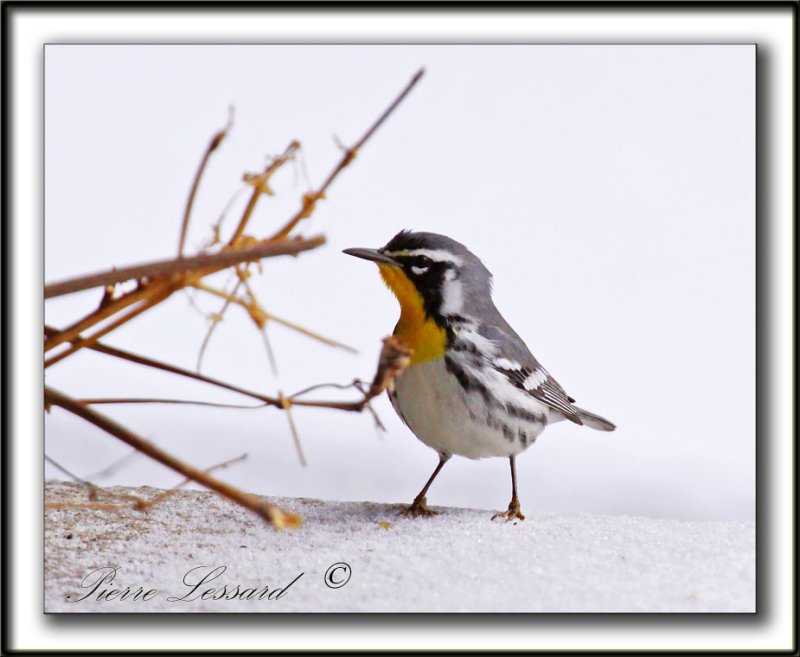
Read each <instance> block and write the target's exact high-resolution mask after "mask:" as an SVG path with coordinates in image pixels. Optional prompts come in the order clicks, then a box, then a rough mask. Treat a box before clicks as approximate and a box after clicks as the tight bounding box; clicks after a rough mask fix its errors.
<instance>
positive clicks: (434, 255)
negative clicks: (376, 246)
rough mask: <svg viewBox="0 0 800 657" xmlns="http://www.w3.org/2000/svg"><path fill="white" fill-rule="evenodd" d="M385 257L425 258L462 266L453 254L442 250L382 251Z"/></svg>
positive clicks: (459, 259)
mask: <svg viewBox="0 0 800 657" xmlns="http://www.w3.org/2000/svg"><path fill="white" fill-rule="evenodd" d="M384 254H385V255H387V256H411V257H413V256H425V257H426V258H430V259H431V260H433V261H435V262H452V263H453V264H454V265H459V266H460V265H462V264H463V263H464V261H463V260H462V259H461V258H460V257H459V256H457V255H455V254H454V253H450V252H449V251H445V250H444V249H414V250H412V251H408V250H405V251H384Z"/></svg>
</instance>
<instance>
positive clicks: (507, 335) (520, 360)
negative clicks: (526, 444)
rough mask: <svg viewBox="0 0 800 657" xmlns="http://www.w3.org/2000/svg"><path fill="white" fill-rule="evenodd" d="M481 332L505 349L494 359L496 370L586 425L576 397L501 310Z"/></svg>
mask: <svg viewBox="0 0 800 657" xmlns="http://www.w3.org/2000/svg"><path fill="white" fill-rule="evenodd" d="M480 333H481V335H483V336H484V337H486V338H488V339H489V340H492V341H493V342H494V343H495V345H496V346H498V347H500V348H501V350H502V353H501V354H498V355H496V356H495V357H494V359H493V360H492V362H491V365H492V367H494V369H495V370H497V371H498V372H500V373H502V374H503V375H505V376H506V378H508V380H509V381H511V383H513V384H514V385H515V386H516V387H517V388H519V389H520V390H524V391H525V392H527V393H528V394H529V395H531V396H532V397H534V398H536V399H538V400H539V401H540V402H542V403H543V404H546V405H547V406H549V407H550V408H552V409H554V410H556V411H558V412H559V413H561V414H562V415H563V416H564V417H565V418H567V419H568V420H570V421H572V422H574V423H575V424H583V420H581V418H580V416H579V415H578V409H577V408H576V407H575V406H573V405H572V402H574V401H575V400H574V399H573V398H572V397H570V396H569V395H568V394H567V393H566V392H565V391H564V389H563V388H562V387H561V385H560V384H559V383H558V381H556V380H555V379H554V378H553V377H552V376H551V375H550V373H549V372H548V371H547V370H546V369H545V368H544V367H542V365H541V364H540V363H539V361H537V360H536V358H535V357H534V356H533V354H532V353H531V352H530V350H529V349H528V347H527V346H526V345H525V343H524V342H523V341H522V339H521V338H520V337H519V336H518V335H517V334H516V332H515V331H514V329H512V328H511V327H510V326H509V325H508V323H507V322H506V321H505V320H504V319H503V318H502V317H500V315H499V313H498V315H497V318H496V319H495V321H494V322H493V323H491V324H486V325H485V326H484V328H482V330H481V331H480Z"/></svg>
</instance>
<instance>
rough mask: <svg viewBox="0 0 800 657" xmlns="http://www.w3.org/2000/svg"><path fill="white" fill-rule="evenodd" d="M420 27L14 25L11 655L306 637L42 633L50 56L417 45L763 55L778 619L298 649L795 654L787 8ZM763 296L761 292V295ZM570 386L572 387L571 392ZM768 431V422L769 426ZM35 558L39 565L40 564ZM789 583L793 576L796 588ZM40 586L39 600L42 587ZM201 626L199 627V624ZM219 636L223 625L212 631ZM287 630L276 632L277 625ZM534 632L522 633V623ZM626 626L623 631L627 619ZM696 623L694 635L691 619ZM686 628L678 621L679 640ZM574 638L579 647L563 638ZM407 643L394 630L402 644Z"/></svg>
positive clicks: (768, 578) (375, 633) (290, 631)
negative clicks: (81, 48) (750, 47)
mask: <svg viewBox="0 0 800 657" xmlns="http://www.w3.org/2000/svg"><path fill="white" fill-rule="evenodd" d="M421 18H422V17H421V16H420V15H419V14H418V13H415V12H397V13H395V12H388V11H382V12H380V13H375V12H373V13H363V14H362V13H358V14H356V13H353V12H347V13H337V12H326V13H324V14H323V13H322V12H318V13H314V14H310V13H308V12H302V13H291V12H281V13H280V14H272V13H262V12H255V13H253V12H249V13H245V12H243V11H239V12H231V13H225V12H221V13H201V12H196V13H194V14H187V13H186V12H172V13H168V12H160V13H159V14H158V17H157V20H154V18H153V16H152V15H151V14H150V13H148V12H141V11H140V12H123V11H120V10H115V11H113V12H96V13H95V12H92V13H88V12H86V11H82V12H69V11H61V12H58V13H56V12H49V13H43V12H39V13H32V12H22V11H19V12H17V13H15V14H14V15H13V16H12V18H11V20H10V24H9V27H10V28H11V30H12V31H13V34H14V39H13V41H12V42H11V44H10V48H11V55H12V57H11V58H10V63H12V72H13V76H12V77H11V78H10V79H9V83H10V85H11V89H10V94H9V100H10V109H11V119H12V121H13V124H12V125H13V128H14V129H13V130H12V131H11V133H10V135H9V137H10V144H9V145H10V146H11V147H12V148H13V151H12V156H13V159H12V160H11V165H12V166H11V168H10V170H9V175H10V178H11V183H12V189H13V192H14V194H13V196H11V197H10V210H11V219H12V221H13V226H14V230H13V232H12V233H11V234H10V236H9V237H10V241H11V247H12V250H13V251H12V252H13V253H14V254H15V255H16V257H15V258H14V259H13V260H12V261H11V266H12V269H11V274H12V275H13V276H12V277H11V283H12V291H13V295H12V296H11V304H10V306H11V308H10V316H9V329H10V330H12V331H13V333H12V336H13V340H14V342H13V350H12V351H11V353H10V354H9V361H10V363H11V365H12V366H13V367H12V369H11V373H12V378H11V381H10V385H9V397H10V402H11V404H12V408H13V414H10V418H11V421H10V429H11V436H10V437H11V439H12V440H11V441H9V442H7V445H8V446H10V448H11V450H10V454H8V457H9V465H8V469H7V472H6V474H7V475H11V476H9V477H8V478H7V480H6V481H7V482H8V483H9V487H10V491H9V492H10V495H9V498H10V499H11V503H12V506H11V509H10V510H11V511H12V514H11V515H10V521H11V532H10V536H11V537H12V547H13V552H12V558H13V561H12V562H11V563H13V565H14V568H13V570H12V571H11V577H10V580H12V581H11V582H10V583H11V584H13V588H12V590H13V592H14V594H15V600H14V605H13V607H12V608H11V611H12V612H13V613H12V617H11V623H10V624H9V626H10V627H9V629H10V630H13V635H12V636H10V637H9V643H12V642H13V645H14V646H15V647H22V648H28V649H31V648H38V649H41V648H43V647H55V646H58V647H61V648H65V647H71V648H79V649H80V648H82V649H86V648H88V647H94V648H96V649H106V648H107V647H108V646H110V645H119V640H120V639H119V637H120V636H125V641H126V646H127V647H129V648H130V647H150V648H156V647H158V648H163V647H164V646H167V645H169V646H173V647H175V648H183V649H185V648H186V647H187V646H198V647H199V646H202V647H204V648H214V647H217V648H225V649H230V648H231V647H233V646H235V647H238V648H252V647H254V646H261V647H264V646H275V647H283V646H285V647H288V646H292V647H296V646H297V645H298V633H297V631H296V628H295V627H294V626H292V625H290V624H286V622H285V621H284V620H283V619H280V623H273V624H271V625H268V626H267V627H265V623H267V619H265V618H263V617H260V618H259V619H257V620H258V623H257V624H247V625H245V624H240V625H238V626H237V629H236V631H235V632H227V631H220V629H221V628H220V626H216V625H215V623H213V622H211V621H212V619H209V618H203V619H193V618H183V619H181V618H175V619H171V620H172V622H170V623H165V624H163V626H161V625H156V624H153V623H148V624H147V628H148V631H147V632H137V633H133V634H132V633H130V632H126V631H125V632H121V631H120V629H123V628H121V627H120V626H119V625H116V624H113V623H107V624H105V625H104V626H103V627H100V626H98V625H97V624H94V625H93V627H92V631H91V632H87V631H86V628H85V627H83V624H75V625H70V626H68V625H65V624H60V625H58V626H55V625H53V624H52V623H48V622H46V621H47V620H48V619H46V618H43V617H42V615H41V590H42V588H41V541H42V524H41V514H40V513H39V509H40V508H41V506H40V505H41V495H42V492H41V480H40V473H41V464H42V457H41V449H40V443H39V441H37V440H35V439H32V437H36V436H38V435H40V424H39V423H40V421H41V381H42V380H41V369H40V364H41V341H40V337H39V333H38V328H37V329H36V330H34V328H33V327H38V325H39V322H40V321H41V314H40V313H41V305H40V304H41V301H40V297H39V290H40V289H41V288H40V285H41V281H42V274H41V243H42V239H43V236H42V232H41V223H40V222H38V221H36V220H35V218H36V217H42V216H43V208H42V206H41V203H40V198H41V174H42V167H43V162H42V153H43V146H42V141H41V139H42V134H41V132H42V131H41V127H42V109H41V108H42V107H43V80H42V44H44V43H47V42H57V41H72V42H75V41H87V40H89V41H112V42H114V41H125V40H127V41H141V40H142V39H145V40H159V39H160V40H163V41H171V40H174V39H175V38H176V37H177V38H179V39H183V40H194V41H198V40H202V41H206V42H212V41H231V40H248V41H252V42H255V41H259V42H262V41H289V40H305V41H325V40H328V41H329V40H339V41H341V40H346V41H353V40H361V41H375V40H386V41H392V40H394V41H408V40H409V39H413V40H421V39H425V38H427V39H430V40H436V41H438V42H447V41H498V40H499V41H509V40H512V41H526V42H533V41H538V42H556V43H559V42H575V41H584V42H587V41H612V42H616V41H627V42H642V41H666V42H670V41H679V42H688V41H692V42H708V41H717V42H731V41H733V42H737V43H753V42H758V44H759V50H760V52H761V53H762V56H761V57H760V60H761V64H760V66H759V79H760V80H761V85H762V86H761V87H760V89H759V94H760V102H759V106H760V110H761V113H760V119H761V128H762V131H761V132H760V135H759V136H760V143H761V146H762V148H763V151H762V152H761V160H760V161H761V163H762V166H764V167H765V169H764V172H765V173H768V174H769V175H764V176H763V177H762V178H761V181H760V182H761V184H760V186H759V191H760V194H761V201H762V203H761V210H762V212H765V213H764V214H761V215H760V220H761V221H764V222H766V225H767V226H768V228H769V229H768V230H765V231H764V233H763V235H762V237H763V239H762V241H761V242H760V245H761V246H762V247H763V249H764V250H763V251H762V253H763V254H765V258H764V259H763V260H761V264H762V265H763V270H762V271H761V272H760V273H761V274H766V275H768V278H766V281H768V282H769V285H768V286H767V285H766V284H765V285H764V287H762V288H761V289H760V296H761V299H762V300H763V305H762V306H761V310H762V311H763V313H764V332H763V334H762V339H763V341H764V343H765V344H767V345H769V346H770V347H769V349H767V350H766V351H764V352H763V353H762V354H761V355H762V357H763V361H762V362H763V367H764V369H763V370H762V371H761V375H762V376H763V377H764V379H762V381H763V383H764V385H767V384H769V387H768V389H769V391H770V395H769V396H768V397H767V396H764V397H763V398H762V406H761V409H762V416H761V417H762V418H763V419H764V420H765V422H764V424H763V425H762V428H764V427H766V428H768V429H769V432H768V433H767V434H763V433H762V434H761V437H762V440H763V442H762V450H761V458H760V459H759V464H760V466H761V467H762V468H763V469H762V470H761V472H762V473H766V475H767V476H766V477H765V478H763V479H762V480H761V482H760V483H761V486H763V488H762V492H763V493H765V494H768V497H764V495H762V496H761V498H760V499H761V500H762V501H763V500H765V499H766V500H768V501H769V504H768V505H767V504H764V505H762V506H761V513H760V514H759V521H760V527H761V528H762V529H763V530H764V533H763V534H762V535H761V536H760V542H759V561H760V565H761V566H766V567H762V568H761V569H760V570H759V590H760V592H761V594H763V595H764V598H762V599H760V603H761V602H769V609H770V610H771V612H770V613H769V616H762V618H761V622H757V623H756V624H750V623H746V622H742V619H741V618H735V619H734V618H731V619H728V620H730V621H733V622H725V620H726V619H719V618H709V619H703V621H704V622H702V623H696V622H694V623H690V622H685V623H681V624H680V630H681V631H680V632H668V633H666V632H664V631H663V630H664V627H663V624H662V623H660V622H656V621H650V622H648V620H647V619H645V618H638V619H636V621H637V622H636V623H632V622H628V623H622V624H621V625H620V626H617V625H616V624H614V623H612V622H610V621H609V622H603V624H602V625H600V624H599V623H594V622H593V621H592V620H591V619H585V618H583V619H582V618H580V617H572V618H569V619H563V620H562V621H559V619H553V618H552V617H548V618H547V619H542V621H543V622H541V623H538V624H537V623H536V622H535V621H536V619H535V618H532V619H530V621H529V622H526V623H524V624H522V623H511V622H508V623H502V624H500V623H498V622H494V623H491V624H490V623H478V622H473V621H472V619H470V622H469V623H464V622H461V623H459V622H457V620H449V619H446V618H441V619H440V618H437V619H436V620H435V622H433V623H427V624H421V623H414V632H403V633H397V632H391V634H390V633H388V632H387V629H389V630H391V626H390V624H389V623H388V622H385V623H380V622H378V619H376V618H373V619H371V622H370V624H369V625H365V624H361V625H360V626H359V627H358V630H357V631H354V627H353V625H348V624H347V623H346V622H338V620H337V621H334V622H331V623H329V624H327V626H326V628H325V632H319V633H311V632H309V633H304V634H303V639H302V644H303V645H304V646H316V647H323V646H324V647H331V646H338V647H362V648H368V647H375V646H385V645H387V644H386V637H387V636H391V637H392V642H393V643H392V645H393V647H406V648H421V647H425V648H430V647H434V646H436V647H441V648H453V647H466V646H469V647H471V648H484V649H486V648H489V647H492V648H500V647H504V648H521V647H525V648H539V649H548V648H549V649H552V648H569V649H576V648H581V647H582V648H594V649H597V648H612V649H641V648H643V647H654V646H658V647H659V648H662V649H669V648H684V649H685V648H691V649H698V648H705V649H719V648H720V647H722V646H725V647H727V648H733V647H734V646H735V647H736V648H737V649H768V648H769V649H783V650H786V649H789V648H790V647H791V646H792V645H793V641H794V639H793V633H792V625H793V619H794V616H795V614H794V613H793V609H792V604H793V603H792V601H793V597H794V596H793V591H792V585H791V582H792V581H793V576H792V573H793V572H794V565H793V564H794V558H793V547H792V537H791V527H792V522H793V518H794V497H793V495H792V490H793V486H792V481H793V475H792V464H793V463H794V457H793V447H792V446H793V443H794V437H793V430H792V408H793V394H792V393H793V389H792V386H793V374H792V367H791V363H793V362H794V359H793V339H792V338H793V332H792V307H793V298H794V295H793V285H792V282H793V276H792V271H793V270H792V245H793V243H794V239H793V221H794V213H793V206H792V188H793V183H794V175H793V166H792V163H793V152H792V148H791V145H792V143H793V138H794V134H793V131H792V125H793V124H792V120H793V110H792V107H793V106H792V102H791V101H792V96H791V92H792V89H793V86H792V83H793V78H794V69H793V57H792V53H793V51H792V48H793V44H794V37H793V30H792V25H793V24H792V19H793V14H792V11H791V9H790V8H784V9H770V10H767V9H763V10H762V9H759V10H758V11H754V10H753V9H751V8H748V9H742V8H736V9H730V8H725V9H719V10H717V9H714V10H699V9H698V10H692V11H678V10H674V9H669V10H658V9H650V8H648V9H646V10H638V11H635V10H632V11H627V10H626V11H621V10H616V11H606V10H603V9H601V8H598V10H593V11H589V10H580V11H579V10H574V9H570V10H566V11H556V10H547V11H541V12H539V11H533V10H530V11H510V10H507V11H505V12H497V13H494V12H466V11H462V12H460V13H454V12H443V11H430V12H427V13H426V14H425V15H424V20H421ZM763 280H765V279H763V278H762V281H763ZM562 378H563V377H562ZM766 420H769V422H766ZM32 546H33V547H34V548H38V549H31V548H32ZM787 574H788V575H787ZM31 582H38V585H34V586H31V585H30V584H31ZM193 620H200V621H201V623H192V621H193ZM217 620H219V621H220V625H222V624H223V623H224V621H225V619H217ZM277 620H278V619H276V621H277ZM526 620H527V619H526ZM620 620H622V619H620ZM688 620H694V619H687V621H688ZM321 622H322V621H321V620H320V621H319V622H317V623H315V624H317V625H318V624H319V623H321ZM678 622H680V621H678V620H673V621H672V623H671V624H672V625H674V624H676V623H678ZM576 625H577V626H579V627H580V629H581V630H582V631H580V632H574V631H567V632H565V631H564V630H565V627H569V628H570V629H572V628H574V627H575V626H576ZM395 629H396V628H395Z"/></svg>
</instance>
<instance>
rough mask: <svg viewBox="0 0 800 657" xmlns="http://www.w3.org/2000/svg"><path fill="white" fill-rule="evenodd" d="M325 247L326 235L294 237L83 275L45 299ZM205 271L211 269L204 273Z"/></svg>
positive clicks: (49, 288) (52, 287)
mask: <svg viewBox="0 0 800 657" xmlns="http://www.w3.org/2000/svg"><path fill="white" fill-rule="evenodd" d="M323 244H325V236H324V235H316V236H314V237H310V238H308V239H303V238H295V239H291V240H282V241H268V242H263V243H262V244H259V245H257V246H251V247H248V248H243V249H231V250H227V251H221V252H219V253H204V254H201V255H198V256H194V257H192V258H177V259H171V260H160V261H158V262H149V263H146V264H141V265H132V266H129V267H122V268H117V267H114V268H113V269H111V270H109V271H105V272H99V273H97V274H90V275H88V276H80V277H78V278H72V279H69V280H66V281H59V282H57V283H49V284H48V285H45V287H44V298H45V299H51V298H53V297H58V296H61V295H64V294H71V293H73V292H80V291H81V290H88V289H91V288H93V287H105V286H106V285H115V284H116V283H124V282H126V281H131V280H139V279H143V278H156V277H159V276H173V275H176V274H184V273H188V272H203V275H208V274H209V273H215V272H217V271H220V270H222V269H226V268H228V267H230V266H232V265H238V264H241V263H243V262H255V261H256V260H260V259H261V258H273V257H275V256H282V255H297V254H298V253H302V252H303V251H309V250H311V249H316V248H317V247H319V246H322V245H323ZM204 270H210V271H208V272H205V271H204Z"/></svg>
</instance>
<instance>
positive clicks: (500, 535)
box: [44, 481, 755, 612]
mask: <svg viewBox="0 0 800 657" xmlns="http://www.w3.org/2000/svg"><path fill="white" fill-rule="evenodd" d="M106 492H112V493H128V494H135V495H138V496H141V497H144V498H151V497H153V496H155V495H157V494H158V493H160V492H161V491H158V490H157V489H154V488H120V487H117V488H110V489H102V495H101V497H100V498H99V499H100V501H103V502H105V501H108V500H110V499H111V498H110V497H107V494H106ZM45 500H46V502H62V503H67V504H66V505H62V507H61V508H47V509H46V511H45V596H44V606H45V611H47V612H173V611H175V612H323V611H324V612H391V611H397V612H754V611H755V525H754V523H751V522H684V521H675V520H657V519H651V518H638V517H618V516H590V515H572V516H562V515H552V514H548V513H545V512H537V511H535V510H534V509H526V510H525V511H527V514H526V520H525V521H524V522H511V523H507V522H505V521H500V520H495V521H492V520H491V516H492V513H491V512H489V511H486V510H474V509H460V508H439V507H436V506H432V508H434V509H435V510H437V511H438V515H436V516H432V517H424V518H410V517H405V516H401V515H400V514H399V511H400V509H401V508H402V507H401V505H399V504H398V505H387V504H375V503H371V502H334V501H320V500H311V499H292V498H274V499H271V501H274V502H276V503H278V504H279V505H280V506H281V507H282V508H284V509H286V510H293V511H296V512H298V513H300V514H301V515H302V516H303V518H304V522H303V525H302V527H301V528H300V529H296V530H276V529H274V528H272V527H271V526H269V525H268V524H266V523H265V522H264V521H263V520H262V519H261V518H259V517H258V516H256V515H254V514H253V513H252V512H250V511H248V510H246V509H244V508H241V507H239V506H236V505H234V504H232V503H231V502H228V501H227V500H225V499H223V498H221V497H219V496H218V495H216V494H214V493H210V492H206V491H198V490H182V491H177V492H175V493H174V494H172V495H171V496H169V497H168V498H166V499H165V500H164V501H162V502H160V503H159V504H157V505H155V506H154V507H152V508H150V510H148V511H147V512H142V511H136V510H133V509H131V508H124V509H123V510H120V511H109V510H98V509H92V508H86V507H80V506H71V504H72V503H85V502H87V492H86V489H85V488H84V487H82V486H81V485H79V484H72V483H62V482H55V481H49V482H48V483H47V485H46V489H45ZM116 501H120V500H119V498H118V497H117V498H116ZM122 504H124V502H122ZM340 563H346V564H348V566H349V580H348V581H347V582H346V584H344V585H342V586H340V587H339V588H331V587H329V586H328V584H326V579H325V578H326V573H327V572H328V571H329V569H330V568H331V567H332V566H333V565H334V564H340ZM219 566H225V570H224V572H221V574H220V575H219V576H218V577H217V578H216V579H214V580H213V581H211V580H207V581H206V583H205V584H202V585H200V586H199V587H198V588H196V589H194V588H193V586H194V585H195V584H196V583H197V582H198V581H199V580H200V579H201V578H202V576H203V575H206V574H208V573H210V572H211V571H212V569H214V568H215V567H219ZM109 567H117V571H116V575H115V577H114V580H113V582H111V583H106V584H101V585H100V587H99V588H98V589H97V590H96V591H95V593H94V594H92V595H89V596H88V597H86V598H85V599H83V600H81V599H80V598H82V597H84V596H87V594H89V592H90V590H91V588H92V587H91V586H87V587H86V588H82V587H81V581H82V580H83V579H84V578H85V577H87V575H89V573H91V572H92V571H95V570H96V569H99V568H109ZM191 569H196V570H192V571H191V572H189V571H190V570H191ZM103 572H110V571H103ZM187 573H188V575H187ZM300 573H302V576H300V578H299V579H295V578H296V577H297V576H298V575H299V574H300ZM346 573H347V569H343V568H341V567H339V568H334V569H333V570H332V571H331V572H330V574H329V580H330V581H331V582H332V583H334V585H335V584H337V583H341V582H342V581H343V580H344V579H345V577H346ZM97 577H98V575H97V574H96V575H93V576H90V577H88V578H87V581H86V582H85V583H86V584H89V583H90V582H92V583H93V582H94V581H95V580H96V578H97ZM184 577H186V578H188V580H187V581H189V582H190V585H187V584H185V583H184ZM292 580H295V581H294V583H293V584H292V585H291V586H289V587H288V588H285V590H284V591H283V593H282V595H280V597H279V598H278V599H273V600H269V599H262V600H259V599H257V597H258V595H257V594H256V595H252V596H251V597H250V599H241V598H237V597H234V596H235V595H236V594H237V593H238V594H242V596H243V597H245V596H247V594H248V593H249V591H247V589H256V590H257V593H260V592H261V591H263V587H265V586H266V587H268V591H270V592H271V591H273V589H280V588H283V587H286V586H287V585H288V584H289V583H290V582H291V581H292ZM140 586H141V587H142V588H143V589H144V590H148V589H157V593H156V594H154V595H151V596H150V599H148V600H146V601H145V600H141V599H139V600H131V599H127V600H119V599H113V600H98V599H97V594H98V593H99V592H100V591H101V590H103V589H114V588H117V589H121V590H124V589H125V587H130V588H131V590H132V592H133V593H135V592H136V591H137V590H138V588H139V587H140ZM223 586H224V587H226V588H225V589H224V590H223ZM237 586H238V589H237ZM207 589H214V590H215V593H214V594H210V593H209V594H206V598H207V599H205V600H203V599H201V593H202V592H203V591H206V590H207ZM278 593H279V592H278V591H276V592H275V594H274V595H277V594H278ZM223 595H224V596H225V597H222V596H223ZM67 596H70V600H67ZM212 596H213V597H217V596H218V597H220V599H211V598H212ZM170 597H174V598H180V597H186V598H191V600H173V601H170V600H169V598H170ZM227 598H232V599H227Z"/></svg>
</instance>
